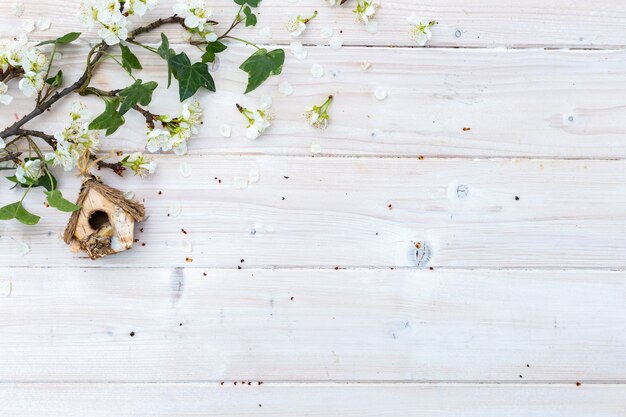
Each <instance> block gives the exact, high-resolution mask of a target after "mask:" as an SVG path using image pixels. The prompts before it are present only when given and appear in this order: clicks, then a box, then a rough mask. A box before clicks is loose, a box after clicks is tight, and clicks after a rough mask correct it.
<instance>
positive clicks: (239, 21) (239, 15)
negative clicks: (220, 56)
mask: <svg viewBox="0 0 626 417" xmlns="http://www.w3.org/2000/svg"><path fill="white" fill-rule="evenodd" d="M244 4H245V3H244ZM244 4H242V5H241V7H240V8H239V11H238V12H237V15H236V16H235V19H234V20H233V23H231V24H230V27H229V28H228V30H227V31H226V32H224V34H223V35H222V36H220V37H219V38H217V40H220V39H224V38H226V37H227V36H228V34H229V33H230V31H231V30H233V29H235V27H236V26H237V25H238V24H239V23H241V22H242V21H243V20H242V19H240V18H241V11H242V10H243V6H244Z"/></svg>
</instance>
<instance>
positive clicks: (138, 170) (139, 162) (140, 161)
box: [122, 152, 156, 177]
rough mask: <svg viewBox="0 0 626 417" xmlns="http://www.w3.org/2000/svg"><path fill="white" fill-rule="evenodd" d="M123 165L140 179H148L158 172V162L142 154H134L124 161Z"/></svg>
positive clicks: (126, 157)
mask: <svg viewBox="0 0 626 417" xmlns="http://www.w3.org/2000/svg"><path fill="white" fill-rule="evenodd" d="M122 165H124V166H125V167H127V168H130V170H131V171H133V172H134V173H135V175H138V176H140V177H146V176H147V175H148V174H154V171H155V170H156V162H154V161H152V160H151V159H150V158H149V157H147V156H145V155H142V153H141V152H134V153H131V154H130V155H127V156H125V157H124V158H123V159H122Z"/></svg>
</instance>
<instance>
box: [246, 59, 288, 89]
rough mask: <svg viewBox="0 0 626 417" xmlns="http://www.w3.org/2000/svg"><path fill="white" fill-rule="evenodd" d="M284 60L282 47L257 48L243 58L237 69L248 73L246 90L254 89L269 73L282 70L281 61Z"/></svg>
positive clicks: (274, 73) (278, 72)
mask: <svg viewBox="0 0 626 417" xmlns="http://www.w3.org/2000/svg"><path fill="white" fill-rule="evenodd" d="M284 62H285V51H283V50H282V49H275V50H273V51H270V52H268V51H267V49H259V50H258V51H256V52H255V53H253V54H252V55H250V57H249V58H248V59H246V60H245V62H244V63H243V64H241V66H239V69H241V70H242V71H245V72H247V73H248V86H247V87H246V92H245V93H244V94H247V93H249V92H250V91H252V90H254V89H256V88H257V87H258V86H260V85H261V84H263V82H264V81H265V80H267V79H268V78H269V76H270V75H278V74H280V73H281V72H282V70H283V63H284Z"/></svg>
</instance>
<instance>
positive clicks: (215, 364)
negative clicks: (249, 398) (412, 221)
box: [0, 264, 626, 389]
mask: <svg viewBox="0 0 626 417" xmlns="http://www.w3.org/2000/svg"><path fill="white" fill-rule="evenodd" d="M244 265H245V264H244ZM0 272H1V273H0V276H2V280H3V281H4V282H6V281H9V282H10V283H11V292H10V294H9V295H8V296H2V298H1V299H0V301H1V303H0V350H1V351H2V355H1V356H0V382H32V381H49V382H78V381H83V382H214V383H215V384H216V385H218V384H219V383H220V382H222V381H225V383H228V384H230V385H233V382H235V381H237V382H238V384H241V381H246V382H245V383H246V385H247V381H250V382H251V383H254V384H258V381H262V382H266V383H269V382H271V381H305V382H306V381H309V382H310V381H400V380H401V381H508V382H513V383H520V382H533V381H543V380H547V381H562V382H568V383H571V384H572V385H574V383H575V382H576V381H582V382H583V383H584V384H585V383H587V382H592V381H596V382H601V381H614V382H625V379H624V372H623V371H624V369H625V366H626V325H625V324H624V321H623V320H622V318H623V317H624V315H625V314H626V302H625V301H626V298H625V297H626V280H625V279H624V273H623V272H593V271H580V272H575V271H571V272H557V271H554V272H549V271H537V272H528V271H520V272H505V271H447V272H446V271H437V270H435V271H429V270H425V271H397V270H396V271H390V270H387V271H382V270H378V271H368V270H357V271H344V270H339V271H334V270H326V271H320V270H317V271H315V270H308V271H302V270H293V271H285V270H283V271H272V270H231V271H227V270H221V271H220V270H210V269H199V268H184V269H182V268H174V267H170V268H152V269H138V268H128V269H123V270H122V269H115V268H107V269H104V270H101V269H92V268H88V269H73V268H72V269H68V268H41V269H39V268H2V269H1V270H0ZM205 274H206V275H205ZM5 294H6V292H5ZM518 389H519V388H518Z"/></svg>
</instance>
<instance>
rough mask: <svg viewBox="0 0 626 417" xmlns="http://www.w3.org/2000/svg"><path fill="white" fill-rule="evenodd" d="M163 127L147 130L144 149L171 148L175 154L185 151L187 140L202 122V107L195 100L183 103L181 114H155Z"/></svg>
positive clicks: (160, 149) (195, 132)
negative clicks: (177, 115)
mask: <svg viewBox="0 0 626 417" xmlns="http://www.w3.org/2000/svg"><path fill="white" fill-rule="evenodd" d="M157 120H158V121H160V122H161V124H162V125H163V129H151V130H149V131H148V140H147V142H146V149H148V151H150V152H158V151H164V152H167V151H170V150H173V151H174V153H175V154H177V155H184V154H186V153H187V141H188V140H189V138H191V136H192V135H195V134H197V133H198V126H199V125H200V124H202V108H201V107H200V103H199V102H198V101H197V100H193V101H191V102H185V103H183V109H182V112H181V115H180V116H179V117H176V118H172V117H170V116H168V115H161V116H157Z"/></svg>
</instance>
